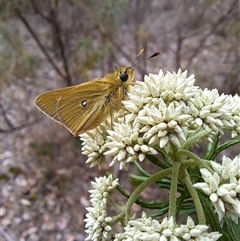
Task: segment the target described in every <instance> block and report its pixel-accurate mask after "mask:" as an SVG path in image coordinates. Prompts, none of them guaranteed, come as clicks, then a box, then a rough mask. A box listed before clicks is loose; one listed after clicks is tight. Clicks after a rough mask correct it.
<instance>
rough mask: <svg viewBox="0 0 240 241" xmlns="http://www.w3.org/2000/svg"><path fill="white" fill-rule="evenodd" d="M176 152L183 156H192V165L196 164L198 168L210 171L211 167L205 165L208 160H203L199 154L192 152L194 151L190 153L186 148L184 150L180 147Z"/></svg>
mask: <svg viewBox="0 0 240 241" xmlns="http://www.w3.org/2000/svg"><path fill="white" fill-rule="evenodd" d="M178 153H179V154H183V155H185V156H187V157H190V158H192V159H193V165H194V164H195V165H197V166H198V167H199V168H206V169H207V170H209V171H212V169H211V168H210V167H209V165H207V164H208V163H209V164H210V162H209V161H207V162H206V161H205V160H203V159H201V158H200V157H199V156H197V155H196V154H194V153H192V152H190V151H188V150H184V149H180V150H179V151H178ZM187 161H188V160H186V161H185V162H187ZM185 162H183V163H185Z"/></svg>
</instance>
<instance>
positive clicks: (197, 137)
mask: <svg viewBox="0 0 240 241" xmlns="http://www.w3.org/2000/svg"><path fill="white" fill-rule="evenodd" d="M207 134H209V132H208V131H206V130H201V131H199V132H198V133H196V134H195V135H193V136H191V137H190V138H188V139H187V141H186V142H185V143H184V144H183V146H182V148H183V149H189V147H190V146H191V145H192V144H194V143H197V142H198V140H200V139H201V138H203V137H204V136H206V135H207Z"/></svg>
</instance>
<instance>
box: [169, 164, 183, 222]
mask: <svg viewBox="0 0 240 241" xmlns="http://www.w3.org/2000/svg"><path fill="white" fill-rule="evenodd" d="M180 166H181V162H173V168H172V179H171V187H170V195H169V212H168V217H169V218H170V217H171V216H173V218H174V219H175V217H176V200H177V198H176V195H177V184H178V173H179V168H180Z"/></svg>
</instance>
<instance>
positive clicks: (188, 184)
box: [182, 170, 206, 225]
mask: <svg viewBox="0 0 240 241" xmlns="http://www.w3.org/2000/svg"><path fill="white" fill-rule="evenodd" d="M182 181H183V182H184V183H185V184H186V187H187V189H188V191H189V193H190V195H191V197H192V199H193V202H194V205H195V207H196V211H197V217H198V222H199V224H204V225H205V224H206V219H205V216H204V210H203V206H202V203H201V201H200V198H199V196H198V194H197V191H196V189H195V188H194V187H193V184H192V181H191V179H190V176H189V174H188V172H187V170H185V172H184V176H183V178H182Z"/></svg>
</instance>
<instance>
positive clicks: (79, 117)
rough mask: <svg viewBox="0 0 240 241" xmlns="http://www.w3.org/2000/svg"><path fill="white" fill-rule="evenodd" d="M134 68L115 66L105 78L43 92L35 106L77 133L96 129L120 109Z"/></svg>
mask: <svg viewBox="0 0 240 241" xmlns="http://www.w3.org/2000/svg"><path fill="white" fill-rule="evenodd" d="M133 74H134V70H133V68H131V67H120V68H116V69H115V70H114V71H113V72H110V73H109V74H107V75H106V76H104V77H103V78H97V79H94V80H91V81H89V82H86V83H83V84H80V85H75V86H70V87H66V88H62V89H57V90H51V91H47V92H44V93H43V94H41V95H39V96H38V97H37V98H36V99H35V105H36V106H37V107H38V108H39V109H40V110H41V111H42V112H43V113H44V114H46V115H47V116H49V117H50V118H51V119H53V120H54V121H56V122H58V123H60V124H62V125H63V126H64V127H65V128H66V129H68V130H69V131H70V132H71V133H72V134H73V135H74V136H78V135H79V134H81V133H84V132H86V131H88V130H91V129H94V128H96V127H97V126H98V125H100V124H101V123H102V122H103V121H104V120H105V119H106V117H107V116H109V115H111V114H112V113H113V112H114V111H118V110H119V109H120V108H121V101H122V100H124V99H125V97H126V95H127V92H128V87H129V85H130V84H131V83H132V81H133Z"/></svg>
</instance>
